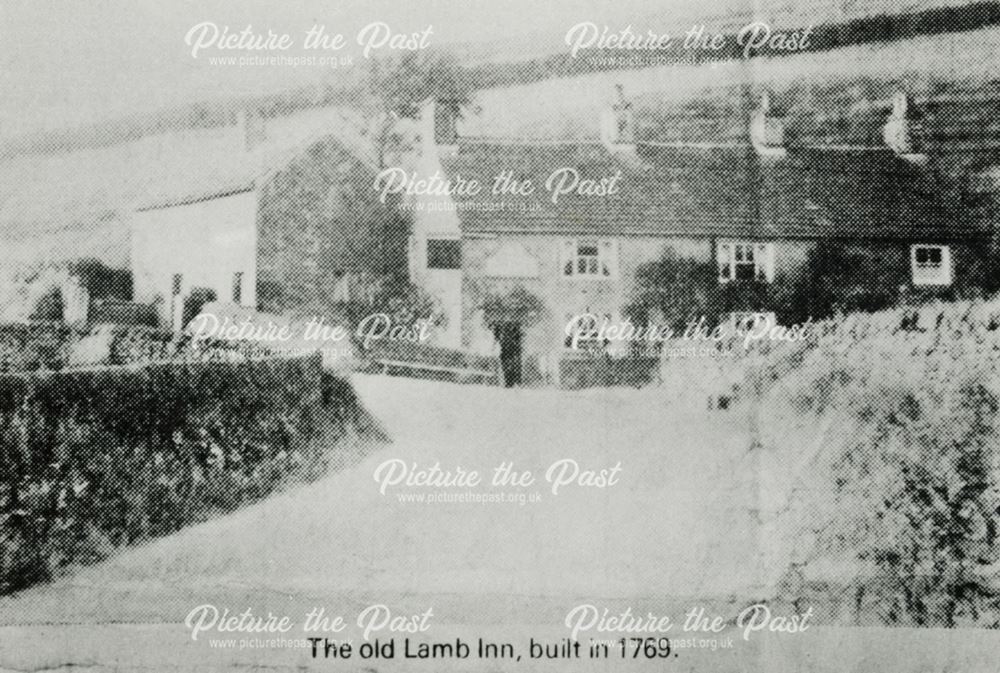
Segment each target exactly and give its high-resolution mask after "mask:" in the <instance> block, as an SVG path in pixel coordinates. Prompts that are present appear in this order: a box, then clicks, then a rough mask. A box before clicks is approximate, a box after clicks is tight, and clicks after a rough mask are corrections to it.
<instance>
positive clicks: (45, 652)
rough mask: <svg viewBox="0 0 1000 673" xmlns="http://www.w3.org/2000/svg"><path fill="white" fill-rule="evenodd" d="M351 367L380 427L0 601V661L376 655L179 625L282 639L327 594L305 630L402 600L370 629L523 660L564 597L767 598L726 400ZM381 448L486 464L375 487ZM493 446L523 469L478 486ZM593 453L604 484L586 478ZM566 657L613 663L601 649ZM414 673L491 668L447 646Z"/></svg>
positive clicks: (353, 631) (649, 604)
mask: <svg viewBox="0 0 1000 673" xmlns="http://www.w3.org/2000/svg"><path fill="white" fill-rule="evenodd" d="M354 384H355V387H356V389H357V391H358V393H359V395H360V398H361V399H362V401H363V402H364V404H365V406H366V407H367V408H368V409H369V410H370V411H371V412H372V414H373V415H374V416H375V417H376V418H378V419H379V421H380V422H381V423H382V424H383V426H384V428H385V430H386V432H387V434H388V436H389V437H390V438H391V442H389V443H387V444H386V445H383V446H378V447H371V448H370V450H369V455H367V456H366V457H365V458H364V459H363V460H361V461H360V462H359V463H357V464H355V465H354V466H353V467H350V468H347V469H344V470H342V471H340V472H336V473H333V474H331V475H329V476H328V477H326V478H324V479H322V480H320V481H318V482H316V483H313V484H310V485H306V486H301V487H297V488H294V489H290V490H288V491H286V492H284V493H281V494H279V495H277V496H274V497H272V498H270V499H268V500H266V501H264V502H261V503H258V504H256V505H254V506H250V507H247V508H245V509H243V510H241V511H239V512H235V513H233V514H231V515H227V516H224V517H221V518H218V519H216V520H213V521H211V522H208V523H205V524H201V525H197V526H193V527H191V528H188V529H186V530H183V531H180V532H178V533H176V534H174V535H171V536H169V537H166V538H163V539H160V540H157V541H154V542H152V543H150V544H146V545H145V546H142V547H138V548H134V549H131V550H128V551H125V552H123V553H121V554H119V555H118V556H115V557H113V558H111V559H109V560H107V561H105V562H103V563H101V564H99V565H96V566H93V567H89V568H85V569H82V570H80V571H78V572H76V573H75V574H73V575H72V576H71V577H68V578H64V579H62V580H59V581H56V582H54V583H52V584H50V585H48V586H44V587H38V588H36V589H33V590H30V591H27V592H24V593H22V594H21V595H19V596H17V597H14V598H13V599H7V600H5V601H0V620H2V625H0V669H3V670H20V671H24V670H32V671H40V670H52V671H54V670H71V669H72V670H74V671H79V670H89V669H92V670H136V669H139V668H142V669H144V670H234V669H235V670H293V669H294V670H300V669H301V668H311V667H317V668H326V669H328V670H329V669H330V667H331V666H334V665H335V664H337V663H339V664H340V668H335V669H332V670H382V669H381V668H379V667H378V666H374V665H370V662H362V661H360V660H358V659H357V657H355V659H353V660H351V661H344V662H331V661H329V660H324V659H323V658H317V659H313V658H312V657H311V655H310V652H309V650H308V649H307V648H306V649H303V648H287V647H277V648H275V647H271V648H253V646H249V645H248V646H247V647H245V648H243V649H234V650H229V651H220V650H219V649H218V647H215V646H213V645H212V643H211V642H209V641H210V639H213V638H214V639H216V640H218V639H222V638H229V637H236V638H246V637H248V634H246V633H219V632H218V631H216V630H213V629H208V630H206V632H205V633H201V634H200V635H199V638H198V640H196V641H195V640H193V639H192V638H191V635H192V634H191V631H190V630H189V629H188V628H187V627H185V626H184V624H183V622H184V620H185V617H186V616H187V615H188V614H189V613H190V612H192V610H193V609H194V608H196V607H197V606H202V605H212V606H215V607H216V608H218V609H219V610H220V611H221V610H224V609H227V608H228V609H229V610H230V611H231V613H233V614H239V613H243V612H244V611H245V610H247V609H250V610H252V615H254V616H266V615H267V614H268V613H269V612H270V613H272V614H274V615H275V616H281V615H287V616H290V618H291V621H292V622H293V623H294V625H295V629H294V630H293V631H291V632H290V633H289V635H288V636H287V637H288V638H289V639H291V638H292V637H297V638H299V639H301V638H302V637H303V635H302V634H303V632H302V630H301V626H302V622H303V621H304V616H305V615H306V614H307V613H308V612H309V611H310V610H314V609H317V608H319V607H322V608H323V609H324V611H325V613H324V614H325V615H326V616H335V615H343V616H344V620H345V622H346V624H347V626H346V627H345V630H344V631H343V632H340V633H338V634H336V636H334V635H332V634H318V635H330V636H331V637H338V638H343V639H348V640H351V641H352V642H353V644H354V646H355V647H358V646H360V645H361V644H362V643H364V642H365V641H364V638H363V635H364V634H363V628H362V627H361V626H359V625H358V624H357V618H358V616H359V614H360V613H362V612H363V611H364V610H365V609H366V608H368V607H369V606H372V605H385V606H386V609H387V610H388V611H389V613H390V614H391V616H392V617H393V618H394V617H402V618H403V619H401V620H400V621H398V622H393V624H395V625H397V626H404V625H406V624H409V625H415V624H418V621H419V620H417V617H418V616H420V615H424V614H426V612H427V611H428V610H430V611H431V613H432V614H431V616H430V617H429V618H427V619H425V621H424V625H425V626H428V627H429V628H428V629H427V630H426V631H423V632H420V633H417V634H407V633H405V632H402V631H399V632H392V631H390V630H389V629H390V625H389V624H387V625H386V626H385V627H384V628H383V629H382V630H375V631H373V632H371V633H370V634H369V635H370V636H371V637H372V638H375V637H379V638H381V639H382V641H383V642H385V640H386V639H388V638H391V637H395V638H397V640H400V644H402V640H401V638H404V637H407V636H409V637H411V638H414V639H425V640H428V641H432V642H438V641H448V642H454V638H462V639H464V640H466V641H467V642H475V639H476V638H478V637H485V638H487V639H494V640H496V641H500V642H510V643H512V644H514V645H515V646H516V647H517V648H518V652H519V653H521V654H523V655H524V656H525V657H528V656H529V655H528V651H527V647H528V643H529V642H530V640H529V639H530V638H532V637H534V638H536V639H546V638H547V639H548V640H549V641H551V642H552V643H556V642H559V641H560V640H561V639H562V638H565V637H566V636H567V635H568V630H567V627H566V626H565V624H564V622H565V619H566V615H567V613H568V612H569V611H570V610H572V609H573V608H574V607H576V606H579V605H584V604H590V605H595V606H597V607H599V608H603V607H608V608H609V609H610V610H611V611H612V614H614V613H615V612H621V611H622V610H625V609H627V608H630V609H631V610H632V611H633V613H637V614H639V615H645V614H647V613H649V612H651V613H654V615H657V616H660V615H666V614H669V615H671V616H672V617H674V618H675V619H677V618H678V617H682V616H683V614H684V612H685V611H686V610H687V609H689V608H690V607H692V606H694V605H704V606H706V608H707V610H708V611H709V612H713V611H715V612H717V613H719V614H723V615H725V616H727V617H730V616H732V614H734V613H733V610H737V609H739V608H740V607H742V606H743V605H745V604H748V603H749V602H752V601H751V600H750V599H753V598H755V597H761V596H766V595H768V592H769V591H770V588H771V586H772V585H773V583H774V580H775V578H776V576H777V575H778V574H780V572H781V571H782V570H783V569H782V568H780V567H775V566H774V565H773V564H766V563H764V562H763V561H762V559H763V558H764V557H763V556H762V555H761V552H762V550H761V548H760V547H761V540H762V535H761V530H760V529H759V526H758V524H757V523H756V518H755V516H754V503H755V499H756V498H757V497H758V485H757V483H756V482H755V480H754V479H753V478H752V476H753V475H752V474H750V475H749V476H748V475H747V474H746V473H747V469H746V466H747V464H748V463H747V450H748V446H749V439H748V437H747V436H746V433H745V431H744V430H743V428H744V427H745V425H746V424H745V423H744V422H743V420H742V418H741V416H740V414H739V412H738V411H731V412H709V411H707V410H704V409H703V408H702V406H701V405H700V404H697V403H695V402H694V401H688V402H682V403H674V404H668V403H667V402H666V401H665V399H664V397H663V394H662V393H661V392H659V391H657V390H630V389H629V390H625V389H621V390H595V391H582V392H565V391H556V390H522V391H512V390H504V389H498V388H488V387H479V386H455V385H450V384H445V383H436V382H427V381H415V380H409V379H402V378H383V377H362V376H359V377H357V378H356V380H355V381H354ZM393 460H398V461H402V463H405V464H406V465H407V467H408V469H410V470H413V468H414V465H415V466H416V468H417V469H429V468H431V466H433V465H434V464H435V463H436V464H438V465H439V469H440V470H441V471H451V472H452V474H453V475H455V474H457V472H458V470H459V469H461V470H463V471H464V473H465V474H466V479H468V474H469V473H471V472H472V471H476V472H478V473H479V474H480V476H481V480H482V481H481V483H479V484H477V485H474V486H469V485H467V484H466V485H462V486H454V487H450V488H448V487H424V486H406V484H405V483H401V484H397V485H395V486H392V485H388V486H387V487H386V489H385V490H386V492H385V494H383V493H381V492H380V487H381V485H380V483H379V482H377V481H376V478H375V475H376V473H377V471H378V469H379V466H380V465H383V464H384V463H386V461H393ZM558 461H567V462H565V463H562V464H563V465H567V466H572V465H574V462H575V464H576V465H577V466H578V467H579V470H580V473H582V472H583V471H593V477H594V478H593V479H590V478H587V477H584V478H583V479H582V481H583V482H585V483H584V484H581V483H580V481H581V479H580V477H579V476H578V478H577V479H576V480H575V481H574V483H572V484H566V485H563V486H561V487H559V488H558V490H557V492H556V493H553V492H552V486H553V485H552V483H551V482H550V481H548V480H546V478H545V477H546V473H547V472H548V471H549V468H550V467H551V466H552V464H553V463H558ZM569 461H574V462H569ZM503 463H507V464H510V467H511V469H512V471H516V472H518V473H519V475H520V476H519V478H520V479H524V476H523V473H524V472H525V471H529V470H530V471H531V472H532V475H533V477H534V482H533V483H532V484H530V485H524V486H515V485H510V484H509V485H507V486H502V487H501V486H497V487H495V486H493V485H492V484H491V483H490V480H491V479H492V477H493V476H494V469H495V468H496V467H497V466H500V465H501V464H503ZM616 467H617V468H618V469H617V470H615V468H616ZM383 469H386V468H383ZM556 469H557V470H558V469H559V468H556ZM601 470H605V471H606V472H605V473H604V476H605V479H604V481H603V483H604V486H603V487H599V486H597V485H595V484H597V483H601V480H600V479H599V475H600V471H601ZM571 471H572V470H571V467H568V468H567V471H566V472H565V473H564V474H565V476H566V477H567V478H568V477H569V476H571V474H570V472H571ZM383 474H384V472H383ZM612 475H614V476H613V477H612ZM612 482H613V483H612ZM439 493H447V494H451V495H455V494H465V496H464V497H473V498H474V497H483V496H484V494H497V493H507V494H514V495H513V496H512V500H513V501H512V502H490V503H482V502H435V503H429V502H427V498H428V496H431V495H435V494H439ZM470 494H471V495H470ZM519 494H523V495H524V501H523V503H522V502H519V501H518V499H519V498H520V495H519ZM420 497H423V498H424V501H423V502H420V501H419V498H420ZM536 499H537V500H536ZM369 614H372V613H369ZM367 624H368V623H367V622H366V625H367ZM727 633H728V632H727ZM254 635H257V634H249V636H250V637H253V636H254ZM312 635H317V634H312ZM590 635H592V636H593V637H613V638H617V637H619V636H620V635H621V634H611V635H610V636H608V634H599V633H592V634H590ZM259 637H273V636H259ZM414 642H415V641H414ZM234 647H237V648H238V647H239V645H238V643H237V644H236V645H235V646H234ZM747 648H749V649H747ZM753 648H754V645H753V643H746V644H743V649H742V650H738V651H734V650H731V651H729V652H728V653H723V652H722V651H719V652H708V651H707V650H705V651H698V652H696V653H694V652H693V653H692V656H691V657H687V656H686V657H685V658H684V659H683V660H681V659H678V661H682V662H684V663H685V664H686V665H687V666H689V667H690V668H679V667H675V668H674V669H672V670H706V669H705V668H704V667H696V666H695V663H694V662H698V661H705V660H706V659H704V658H705V657H709V659H708V660H710V661H713V662H716V664H721V663H722V662H729V663H730V664H731V663H733V661H732V657H738V658H740V660H744V661H745V660H746V657H749V656H756V654H755V653H756V650H754V649H753ZM397 656H398V654H397ZM699 657H700V658H699ZM536 663H538V662H536ZM558 663H559V662H556V663H555V664H551V665H558ZM562 663H563V664H566V665H567V666H569V667H570V668H569V669H568V670H617V669H614V668H613V666H611V664H608V663H607V662H593V661H587V662H571V661H563V662H562ZM362 664H364V666H363V665H362ZM393 665H395V662H391V663H390V662H383V663H382V666H384V667H385V669H386V670H390V669H391V668H392V666H393ZM411 665H416V664H413V663H412V662H411ZM511 665H513V664H511ZM539 665H540V666H541V665H542V664H540V663H539ZM546 665H550V664H548V663H546ZM365 666H368V668H365ZM653 666H655V662H652V663H648V662H646V663H643V662H640V663H636V664H635V667H637V668H639V669H641V670H646V668H648V669H649V670H654V668H652V667H653ZM4 667H6V668H4ZM521 667H522V669H524V670H532V668H530V667H528V668H524V666H523V665H522V666H521ZM392 670H395V669H392ZM400 670H409V668H408V667H406V666H403V667H402V668H401V669H400ZM426 670H435V671H440V670H508V668H507V667H506V666H501V665H499V664H497V665H494V664H491V663H489V662H487V663H485V664H484V663H482V662H480V663H479V664H478V665H473V664H470V663H469V662H468V661H455V660H447V661H437V662H434V666H433V668H428V669H426Z"/></svg>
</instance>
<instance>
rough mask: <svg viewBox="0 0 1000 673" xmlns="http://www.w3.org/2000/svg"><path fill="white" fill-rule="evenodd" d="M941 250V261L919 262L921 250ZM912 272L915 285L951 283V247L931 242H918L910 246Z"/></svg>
mask: <svg viewBox="0 0 1000 673" xmlns="http://www.w3.org/2000/svg"><path fill="white" fill-rule="evenodd" d="M924 250H937V251H940V255H941V261H940V262H939V263H931V262H926V261H925V262H918V261H917V258H918V256H919V251H924ZM910 274H911V276H912V278H913V284H914V285H942V286H943V285H951V282H952V266H951V247H950V246H947V245H936V244H929V243H918V244H915V245H911V246H910Z"/></svg>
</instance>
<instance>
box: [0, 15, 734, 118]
mask: <svg viewBox="0 0 1000 673" xmlns="http://www.w3.org/2000/svg"><path fill="white" fill-rule="evenodd" d="M714 1H715V2H717V3H718V2H722V3H732V2H736V1H742V2H746V0H714ZM703 3H704V0H669V1H668V2H667V3H666V4H662V3H661V4H660V5H658V7H661V8H663V9H661V11H667V12H669V11H670V10H671V9H673V8H676V9H677V10H678V11H680V12H683V11H685V10H690V9H691V8H694V7H698V6H703ZM293 4H294V6H293ZM649 12H650V5H649V2H648V0H547V1H546V2H545V3H544V4H543V3H542V2H540V1H539V0H499V1H498V0H422V1H419V2H417V1H414V0H405V1H404V0H305V1H299V2H295V3H288V2H275V1H274V0H269V1H265V0H226V1H222V0H198V1H196V0H127V1H126V0H88V1H87V2H79V1H77V2H73V1H68V0H67V1H62V0H59V1H56V0H0V92H2V95H0V135H3V136H11V135H20V134H21V133H23V132H27V131H34V130H44V129H57V128H67V127H73V126H77V125H79V124H82V123H87V122H92V121H96V120H100V119H104V118H112V117H116V116H121V115H123V114H127V113H131V112H141V111H148V110H155V109H161V108H164V107H167V106H171V105H176V104H178V103H186V102H192V101H197V100H211V99H213V98H216V97H219V96H225V97H229V96H233V95H243V94H255V93H264V92H268V91H276V90H283V89H286V88H291V87H293V86H295V85H297V84H300V83H306V82H310V81H316V80H318V79H320V77H321V75H326V73H328V70H327V68H325V67H323V66H319V65H314V66H299V67H294V66H289V65H284V66H256V67H239V66H238V65H212V64H210V63H209V60H208V55H211V53H212V51H211V49H206V50H203V51H202V53H201V54H200V55H199V57H198V58H193V57H192V55H191V53H190V48H189V47H188V46H187V45H186V44H185V41H184V40H185V36H186V34H187V33H188V31H189V30H190V29H191V28H192V27H193V26H195V25H196V24H199V23H202V22H206V21H207V22H212V23H214V24H215V25H216V26H218V27H219V28H220V29H221V28H222V27H223V26H227V25H228V26H229V27H230V28H231V29H235V30H242V29H243V28H244V27H245V26H246V25H247V24H250V25H251V26H252V27H253V29H254V32H262V33H266V32H267V31H268V30H272V31H274V32H275V33H279V34H280V33H288V34H289V35H290V36H291V37H292V38H293V41H294V43H295V45H296V47H300V46H301V42H302V41H303V39H304V34H305V31H306V30H308V29H309V28H311V27H312V26H313V25H314V24H323V25H324V26H325V27H326V30H327V31H328V32H331V33H343V35H344V36H345V39H346V41H347V42H348V45H347V46H346V47H345V48H344V49H343V50H342V51H341V52H339V53H340V54H354V55H356V56H359V55H360V47H357V46H356V45H355V44H354V41H355V39H356V37H357V33H358V31H359V30H360V29H361V28H362V27H363V26H365V25H367V24H369V23H372V22H383V23H385V24H386V25H388V26H389V28H390V29H391V30H392V31H394V32H417V31H423V30H424V29H426V27H427V26H428V25H429V26H431V28H432V34H431V36H430V37H429V38H428V41H429V43H430V44H432V45H435V44H438V45H444V44H448V43H455V42H483V41H494V40H497V39H503V38H506V37H511V36H520V35H526V34H537V33H539V32H550V33H552V34H553V36H558V37H561V36H563V35H564V34H565V32H566V31H567V30H568V28H569V27H570V26H571V25H573V24H575V23H578V22H580V21H593V22H595V23H610V24H612V25H617V24H621V25H627V24H628V23H629V22H635V21H636V18H637V17H640V20H641V17H646V16H648V15H649ZM261 53H263V52H233V51H228V52H220V51H216V52H214V55H217V56H218V55H221V56H230V55H237V56H239V55H246V54H261ZM269 53H271V54H289V55H291V54H295V53H299V54H301V53H302V52H301V51H298V52H296V50H295V49H292V50H290V51H287V52H269Z"/></svg>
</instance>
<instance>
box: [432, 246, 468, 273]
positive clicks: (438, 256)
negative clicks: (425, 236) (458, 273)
mask: <svg viewBox="0 0 1000 673" xmlns="http://www.w3.org/2000/svg"><path fill="white" fill-rule="evenodd" d="M427 268H428V269H461V268H462V242H461V241H459V240H457V239H429V240H428V241H427Z"/></svg>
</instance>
